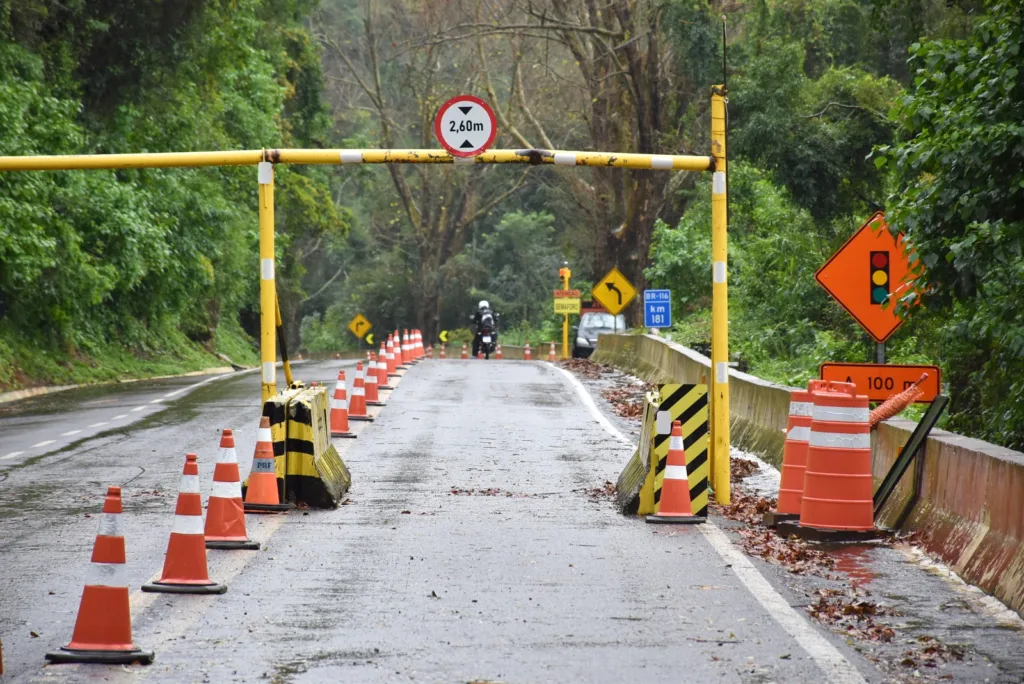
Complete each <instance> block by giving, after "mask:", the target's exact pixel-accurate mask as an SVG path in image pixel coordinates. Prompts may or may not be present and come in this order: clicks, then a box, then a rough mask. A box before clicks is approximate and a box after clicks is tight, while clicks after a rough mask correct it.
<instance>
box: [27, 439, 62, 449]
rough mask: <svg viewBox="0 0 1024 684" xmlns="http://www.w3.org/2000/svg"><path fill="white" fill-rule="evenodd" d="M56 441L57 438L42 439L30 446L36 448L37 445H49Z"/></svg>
mask: <svg viewBox="0 0 1024 684" xmlns="http://www.w3.org/2000/svg"><path fill="white" fill-rule="evenodd" d="M56 441H57V440H55V439H44V440H43V441H42V442H39V443H38V444H33V445H32V448H33V449H38V448H39V447H44V446H49V445H50V444H53V443H54V442H56Z"/></svg>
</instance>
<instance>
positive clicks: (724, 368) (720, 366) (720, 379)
mask: <svg viewBox="0 0 1024 684" xmlns="http://www.w3.org/2000/svg"><path fill="white" fill-rule="evenodd" d="M705 282H706V281H705ZM715 382H717V383H718V384H719V385H725V384H727V383H728V382H729V364H727V363H726V362H725V361H719V362H718V363H716V364H715Z"/></svg>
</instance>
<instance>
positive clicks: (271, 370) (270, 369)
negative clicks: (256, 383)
mask: <svg viewBox="0 0 1024 684" xmlns="http://www.w3.org/2000/svg"><path fill="white" fill-rule="evenodd" d="M263 382H266V383H271V382H277V369H276V367H275V366H274V362H273V361H264V362H263Z"/></svg>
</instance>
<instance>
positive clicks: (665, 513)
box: [646, 420, 704, 523]
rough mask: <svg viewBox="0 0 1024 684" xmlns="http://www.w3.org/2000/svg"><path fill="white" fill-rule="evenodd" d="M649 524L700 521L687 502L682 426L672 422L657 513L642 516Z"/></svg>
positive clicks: (687, 484)
mask: <svg viewBox="0 0 1024 684" xmlns="http://www.w3.org/2000/svg"><path fill="white" fill-rule="evenodd" d="M646 520H647V522H649V523H702V522H704V517H703V516H700V515H694V514H693V506H692V505H691V504H690V478H689V476H688V475H687V474H686V451H685V450H684V449H683V425H682V423H680V422H679V421H678V420H675V421H672V436H671V437H669V440H668V457H667V458H666V460H665V480H664V482H663V483H662V485H661V500H660V501H659V503H658V512H657V513H655V514H654V515H648V516H647V517H646Z"/></svg>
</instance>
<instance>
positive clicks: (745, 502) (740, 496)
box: [711, 458, 776, 525]
mask: <svg viewBox="0 0 1024 684" xmlns="http://www.w3.org/2000/svg"><path fill="white" fill-rule="evenodd" d="M733 460H734V461H735V460H742V459H735V458H734V459H733ZM731 498H732V503H731V504H729V505H728V506H719V505H718V504H716V503H714V502H712V504H711V505H712V507H713V508H714V509H715V510H716V511H717V512H718V513H720V514H721V515H723V516H725V517H726V518H729V519H730V520H739V521H740V522H745V523H749V524H751V525H760V524H761V520H762V519H763V518H764V514H765V513H767V512H769V511H774V510H775V506H776V500H775V499H766V498H765V497H763V496H756V495H753V494H747V493H746V492H744V491H742V490H739V489H737V490H733V492H732V497H731Z"/></svg>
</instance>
